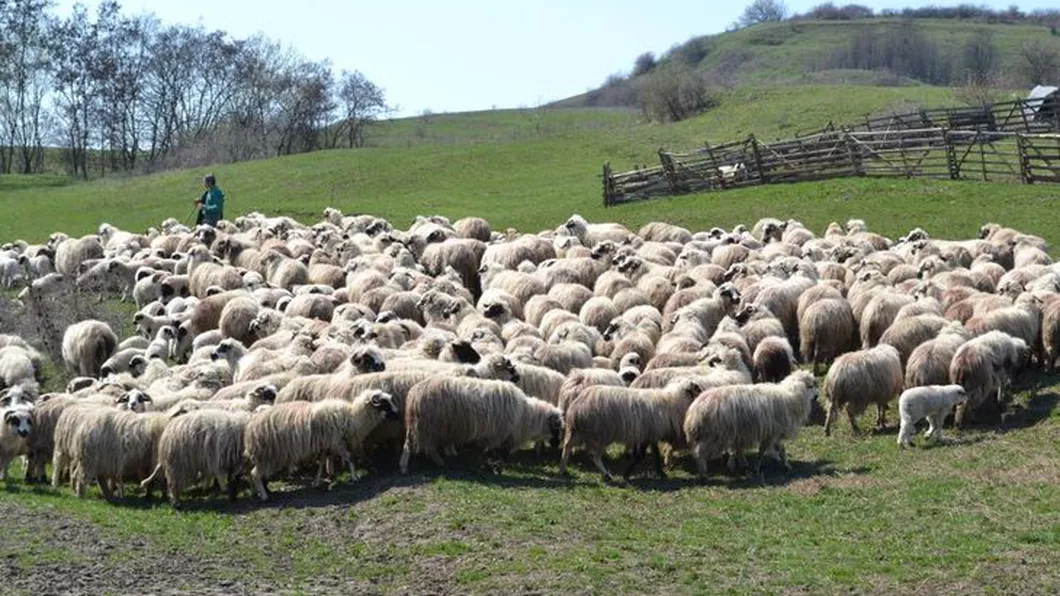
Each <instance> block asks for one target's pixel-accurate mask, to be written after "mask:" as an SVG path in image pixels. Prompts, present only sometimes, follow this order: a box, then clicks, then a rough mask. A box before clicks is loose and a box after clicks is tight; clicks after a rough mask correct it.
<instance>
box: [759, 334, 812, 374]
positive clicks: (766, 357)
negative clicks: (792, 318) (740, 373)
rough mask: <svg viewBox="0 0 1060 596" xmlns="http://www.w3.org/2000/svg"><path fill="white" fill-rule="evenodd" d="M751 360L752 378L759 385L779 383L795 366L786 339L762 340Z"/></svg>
mask: <svg viewBox="0 0 1060 596" xmlns="http://www.w3.org/2000/svg"><path fill="white" fill-rule="evenodd" d="M800 332H801V330H800ZM751 359H752V372H753V378H754V380H755V381H756V382H759V383H779V382H780V381H782V380H784V379H785V378H787V377H788V375H790V374H791V371H792V370H794V368H795V365H796V362H795V353H794V351H793V350H792V349H791V344H790V343H788V338H786V337H767V338H765V339H763V340H762V341H760V342H759V343H758V347H756V348H755V352H754V355H753V356H752V357H751ZM815 372H816V371H815Z"/></svg>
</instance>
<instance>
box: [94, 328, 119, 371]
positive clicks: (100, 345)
mask: <svg viewBox="0 0 1060 596" xmlns="http://www.w3.org/2000/svg"><path fill="white" fill-rule="evenodd" d="M116 347H117V345H115V343H114V342H113V341H112V338H111V337H110V336H109V335H108V336H104V337H100V338H99V339H98V340H96V362H95V367H94V369H93V370H96V371H99V370H100V369H101V368H103V364H104V363H105V362H106V361H107V359H108V358H110V356H109V354H113V353H114V350H115V348H116Z"/></svg>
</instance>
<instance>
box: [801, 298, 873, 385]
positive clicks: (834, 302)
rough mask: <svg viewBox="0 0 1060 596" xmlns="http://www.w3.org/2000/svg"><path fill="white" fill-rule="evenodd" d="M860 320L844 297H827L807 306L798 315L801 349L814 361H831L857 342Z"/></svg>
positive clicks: (817, 363) (850, 348)
mask: <svg viewBox="0 0 1060 596" xmlns="http://www.w3.org/2000/svg"><path fill="white" fill-rule="evenodd" d="M857 328H858V327H857V322H856V321H855V320H854V311H853V310H851V308H850V303H849V302H847V301H846V299H844V298H824V299H822V300H818V301H815V302H813V303H812V304H810V305H809V306H807V308H806V310H805V311H804V312H803V314H802V316H801V317H800V319H799V353H800V354H801V355H802V358H803V360H804V361H806V362H810V363H812V364H813V372H814V374H818V371H817V369H818V365H819V364H822V363H823V364H826V365H828V364H831V363H832V362H833V361H834V360H835V358H836V357H837V356H840V355H842V354H845V353H847V352H849V351H850V350H853V349H854V347H855V346H856V345H857V340H858V336H857Z"/></svg>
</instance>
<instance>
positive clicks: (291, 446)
mask: <svg viewBox="0 0 1060 596" xmlns="http://www.w3.org/2000/svg"><path fill="white" fill-rule="evenodd" d="M397 416H398V408H397V406H396V405H394V401H393V399H392V398H391V397H390V396H389V395H387V394H385V393H383V392H381V391H368V392H364V393H362V394H360V395H358V396H357V397H356V398H354V399H352V400H350V401H346V400H341V399H325V400H323V401H319V402H301V401H295V402H289V403H284V404H277V405H275V406H272V407H271V408H268V409H266V410H264V411H263V412H261V413H260V414H257V415H255V416H252V417H251V419H250V422H248V423H247V426H246V432H245V434H244V450H245V453H246V458H247V459H248V460H249V461H250V463H251V465H252V466H253V467H252V468H251V470H250V478H251V481H252V482H253V483H254V488H255V490H256V491H257V493H258V498H260V499H261V500H262V501H266V500H268V498H269V494H268V489H267V483H268V480H269V479H270V478H272V477H273V476H275V475H276V474H277V473H278V472H281V471H285V470H287V469H289V468H290V467H291V466H294V465H297V464H300V463H303V462H308V461H314V460H315V461H317V462H318V468H317V477H316V480H315V482H314V484H317V485H319V484H320V482H321V478H322V476H323V472H324V464H325V462H326V458H327V457H329V456H337V457H339V458H340V459H341V460H342V462H343V464H345V465H346V466H348V467H349V470H350V478H351V479H355V478H356V470H355V469H354V467H353V460H352V456H353V455H354V453H355V452H357V451H360V448H361V444H362V443H363V442H364V440H365V439H366V438H367V437H368V435H369V434H370V433H371V432H372V431H373V430H374V429H375V428H376V427H377V426H379V425H380V424H381V423H382V422H383V421H384V420H385V419H388V418H395V417H397ZM351 449H352V450H353V452H351Z"/></svg>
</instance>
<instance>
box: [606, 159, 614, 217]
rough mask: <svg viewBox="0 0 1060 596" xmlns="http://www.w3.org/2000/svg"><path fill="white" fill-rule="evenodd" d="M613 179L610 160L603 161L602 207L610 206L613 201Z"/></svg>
mask: <svg viewBox="0 0 1060 596" xmlns="http://www.w3.org/2000/svg"><path fill="white" fill-rule="evenodd" d="M614 184H615V182H614V180H613V179H612V178H611V162H605V163H604V207H610V206H611V205H612V202H613V198H612V197H613V195H614V190H615V189H614Z"/></svg>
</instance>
